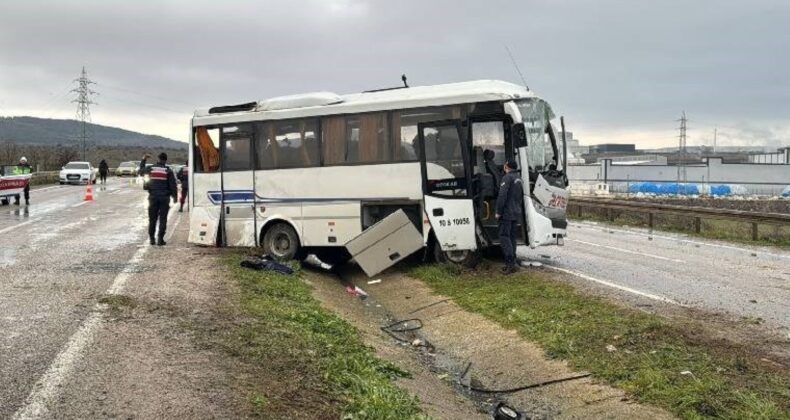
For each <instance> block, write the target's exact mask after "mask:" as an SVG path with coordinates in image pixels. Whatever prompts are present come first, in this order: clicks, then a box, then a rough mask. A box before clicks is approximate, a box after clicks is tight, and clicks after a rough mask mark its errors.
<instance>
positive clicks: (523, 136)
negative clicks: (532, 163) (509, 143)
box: [513, 124, 527, 149]
mask: <svg viewBox="0 0 790 420" xmlns="http://www.w3.org/2000/svg"><path fill="white" fill-rule="evenodd" d="M519 147H527V130H526V128H524V124H515V125H513V148H516V149H517V148H519Z"/></svg>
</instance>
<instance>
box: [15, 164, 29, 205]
mask: <svg viewBox="0 0 790 420" xmlns="http://www.w3.org/2000/svg"><path fill="white" fill-rule="evenodd" d="M32 172H33V170H32V168H31V167H30V164H29V163H27V158H26V157H24V156H22V157H21V158H19V165H17V166H16V168H14V175H27V174H29V173H32ZM23 193H24V195H25V205H30V182H28V183H27V185H26V186H25V190H24V191H23ZM14 204H16V205H19V194H17V195H15V196H14Z"/></svg>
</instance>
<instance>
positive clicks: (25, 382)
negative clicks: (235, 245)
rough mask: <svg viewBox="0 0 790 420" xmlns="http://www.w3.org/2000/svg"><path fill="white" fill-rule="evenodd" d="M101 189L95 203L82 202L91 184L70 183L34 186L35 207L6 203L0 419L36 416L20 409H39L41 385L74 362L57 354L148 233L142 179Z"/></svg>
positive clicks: (0, 284)
mask: <svg viewBox="0 0 790 420" xmlns="http://www.w3.org/2000/svg"><path fill="white" fill-rule="evenodd" d="M94 189H95V192H94V196H95V201H93V202H86V201H83V197H84V195H85V186H68V185H66V186H51V187H44V188H40V189H34V190H33V191H31V203H32V204H31V205H30V206H28V207H25V206H22V207H19V206H14V205H11V206H3V207H0V244H2V247H0V250H1V252H0V272H1V273H2V278H0V355H2V357H0V418H10V417H11V416H13V415H14V413H17V416H18V417H20V418H31V417H32V418H34V417H36V416H37V415H36V411H35V410H33V411H28V413H27V415H20V413H22V410H23V409H24V408H25V407H27V408H31V407H32V408H36V407H35V406H34V404H35V401H33V402H32V404H31V401H30V398H29V397H31V393H32V391H33V390H34V385H35V384H36V383H37V382H39V381H40V380H41V379H42V378H43V377H44V376H45V374H48V373H53V372H54V373H55V375H56V376H57V375H58V369H61V368H68V366H53V361H54V360H55V359H56V357H59V356H63V354H62V353H63V350H64V348H66V345H67V344H68V343H69V342H70V340H72V341H73V340H75V339H79V337H78V335H79V334H78V332H79V331H80V330H81V329H83V328H84V327H85V324H86V321H88V320H90V319H91V316H92V314H93V313H95V305H96V302H97V299H98V298H99V297H101V296H102V295H104V294H106V293H107V291H108V289H110V288H111V287H112V285H113V284H114V281H115V279H116V277H117V276H118V273H119V272H122V271H124V270H127V269H129V268H130V265H129V264H130V261H132V264H134V262H135V261H134V260H133V258H134V257H135V255H137V254H138V253H139V249H141V246H142V244H143V243H144V240H145V238H146V236H147V235H146V232H145V226H146V219H145V217H144V214H143V213H144V208H145V207H144V206H145V192H144V191H143V190H142V188H141V187H140V186H138V185H134V186H132V185H129V181H128V180H123V181H121V180H117V179H112V180H110V183H109V184H108V185H107V186H106V187H105V186H96V187H94ZM83 338H84V337H83ZM65 356H66V359H62V358H61V359H59V363H61V364H65V365H67V364H68V356H69V355H68V354H66V355H65ZM51 379H53V378H51ZM54 379H57V378H54ZM57 385H59V383H58V381H57V380H54V381H53V380H50V381H49V382H48V384H46V387H50V388H52V387H53V386H55V387H56V386H57ZM45 391H57V389H48V390H46V389H45ZM46 396H47V397H48V398H49V397H52V398H54V397H56V396H55V395H52V393H50V394H48V395H46ZM38 402H40V398H39V401H38ZM18 411H19V412H18ZM39 413H41V412H40V411H39ZM43 417H47V416H46V415H44V416H43Z"/></svg>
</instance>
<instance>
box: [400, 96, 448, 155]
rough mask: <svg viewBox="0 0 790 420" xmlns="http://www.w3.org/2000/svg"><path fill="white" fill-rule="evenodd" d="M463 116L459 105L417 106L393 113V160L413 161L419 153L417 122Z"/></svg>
mask: <svg viewBox="0 0 790 420" xmlns="http://www.w3.org/2000/svg"><path fill="white" fill-rule="evenodd" d="M454 118H461V109H460V108H459V107H457V106H453V107H440V108H417V109H406V110H403V111H396V112H393V113H392V140H393V142H392V143H393V151H392V155H393V156H392V160H393V161H395V162H412V161H415V160H417V159H418V158H419V156H418V155H417V153H418V148H417V137H418V133H417V124H418V123H423V122H430V121H442V120H449V119H454Z"/></svg>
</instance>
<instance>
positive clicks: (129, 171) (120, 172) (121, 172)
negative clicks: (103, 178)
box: [115, 161, 140, 176]
mask: <svg viewBox="0 0 790 420" xmlns="http://www.w3.org/2000/svg"><path fill="white" fill-rule="evenodd" d="M139 165H140V162H134V161H128V162H121V164H120V165H118V168H116V169H115V175H117V176H137V171H138V169H140V166H139Z"/></svg>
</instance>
